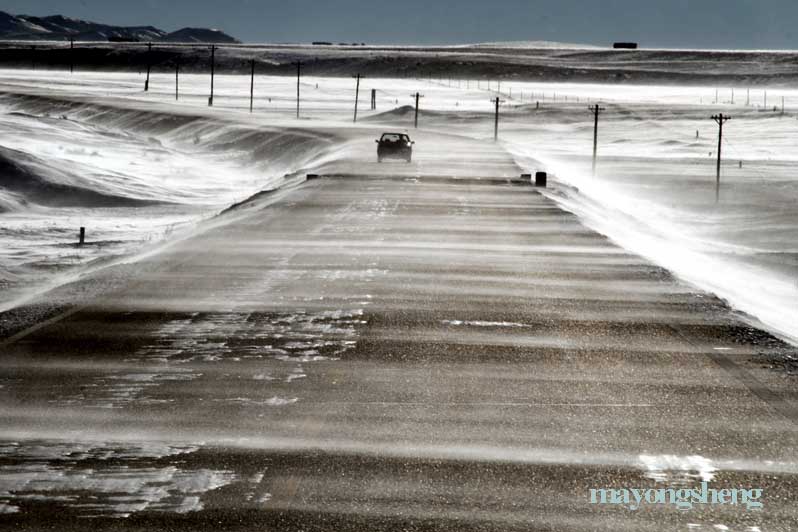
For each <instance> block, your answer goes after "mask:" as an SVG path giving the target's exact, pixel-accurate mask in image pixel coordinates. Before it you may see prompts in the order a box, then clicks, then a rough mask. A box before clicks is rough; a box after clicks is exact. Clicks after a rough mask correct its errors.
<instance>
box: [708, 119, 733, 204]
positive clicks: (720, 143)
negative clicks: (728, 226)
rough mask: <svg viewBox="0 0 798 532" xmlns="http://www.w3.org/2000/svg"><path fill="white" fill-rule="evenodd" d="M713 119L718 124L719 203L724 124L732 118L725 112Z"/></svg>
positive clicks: (717, 196)
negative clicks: (725, 114)
mask: <svg viewBox="0 0 798 532" xmlns="http://www.w3.org/2000/svg"><path fill="white" fill-rule="evenodd" d="M712 119H713V120H714V121H715V122H717V124H718V165H717V172H716V174H715V203H717V202H718V199H719V198H720V159H721V149H722V148H723V124H724V123H726V122H727V121H728V120H731V117H730V116H724V115H723V113H720V114H717V115H713V116H712Z"/></svg>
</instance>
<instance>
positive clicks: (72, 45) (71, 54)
mask: <svg viewBox="0 0 798 532" xmlns="http://www.w3.org/2000/svg"><path fill="white" fill-rule="evenodd" d="M74 72H75V38H74V37H70V38H69V73H70V74H73V73H74Z"/></svg>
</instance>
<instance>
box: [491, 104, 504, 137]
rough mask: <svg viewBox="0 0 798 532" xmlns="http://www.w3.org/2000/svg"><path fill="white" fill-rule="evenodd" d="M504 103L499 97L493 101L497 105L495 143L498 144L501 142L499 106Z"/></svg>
mask: <svg viewBox="0 0 798 532" xmlns="http://www.w3.org/2000/svg"><path fill="white" fill-rule="evenodd" d="M502 101H504V100H500V99H499V97H498V96H496V98H494V99H493V102H494V103H495V104H496V114H495V117H494V121H493V141H494V142H496V141H497V140H499V104H500V103H501V102H502Z"/></svg>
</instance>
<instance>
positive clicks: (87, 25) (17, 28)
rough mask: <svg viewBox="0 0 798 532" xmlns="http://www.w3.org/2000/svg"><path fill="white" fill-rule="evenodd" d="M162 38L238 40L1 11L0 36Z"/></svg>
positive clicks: (196, 31) (204, 32) (198, 31)
mask: <svg viewBox="0 0 798 532" xmlns="http://www.w3.org/2000/svg"><path fill="white" fill-rule="evenodd" d="M69 39H74V40H76V41H153V42H159V41H165V42H189V43H196V42H209V43H237V42H239V41H238V40H237V39H235V38H234V37H231V36H230V35H227V34H226V33H224V32H223V31H220V30H216V29H208V28H182V29H179V30H177V31H173V32H171V33H169V32H166V31H163V30H161V29H159V28H156V27H154V26H113V25H109V24H101V23H98V22H91V21H88V20H80V19H75V18H70V17H65V16H63V15H52V16H48V17H34V16H30V15H11V14H9V13H5V12H2V11H0V40H24V41H28V40H33V41H43V40H46V41H61V40H69Z"/></svg>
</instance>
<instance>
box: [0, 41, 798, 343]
mask: <svg viewBox="0 0 798 532" xmlns="http://www.w3.org/2000/svg"><path fill="white" fill-rule="evenodd" d="M331 53H332V52H331ZM45 80H46V83H45ZM2 81H3V87H2V88H3V94H2V96H1V97H0V105H3V109H4V113H3V114H2V115H0V116H1V117H2V122H0V127H2V128H3V144H2V145H3V146H4V148H6V150H5V151H4V152H3V156H4V157H5V158H6V159H9V160H10V161H11V162H15V163H18V164H22V165H23V166H25V167H26V168H33V172H34V173H35V174H36V175H37V178H39V179H42V180H43V181H44V182H47V183H50V184H51V183H53V182H56V183H59V184H61V185H63V184H64V183H66V185H65V186H68V187H71V189H70V190H72V191H73V192H74V189H78V190H81V191H82V190H87V189H88V190H91V191H93V192H95V193H100V194H102V196H100V197H96V196H92V197H85V194H84V195H81V194H74V193H73V194H72V196H69V195H67V196H66V197H73V200H71V203H69V202H67V201H65V200H64V197H65V195H64V193H63V191H61V190H60V189H59V190H58V191H56V190H55V189H53V190H50V191H49V192H48V193H46V194H45V193H44V192H42V191H39V192H38V193H36V191H34V190H28V189H26V190H18V189H14V188H13V187H11V188H10V189H7V190H6V192H0V193H2V194H4V195H3V197H2V203H0V208H2V209H3V210H5V213H4V214H2V215H0V216H2V217H3V219H4V222H5V223H4V224H3V231H4V233H3V238H4V240H5V242H6V243H7V245H6V246H4V249H5V251H4V256H3V258H2V263H1V264H0V268H2V270H0V271H3V272H4V274H3V276H4V281H3V282H5V283H7V289H6V290H5V291H4V294H3V296H2V301H0V305H5V307H6V308H7V307H8V306H9V305H11V304H14V303H15V302H18V301H20V297H24V296H25V294H26V293H27V289H28V288H30V287H31V286H48V282H49V281H52V279H54V278H57V279H60V280H63V278H62V277H53V274H54V273H55V272H61V273H64V272H73V271H74V266H75V265H76V264H80V265H85V264H88V263H91V261H93V260H95V259H96V258H98V257H99V256H107V255H108V254H121V253H129V252H130V251H132V250H136V249H141V243H142V242H146V241H152V240H154V239H158V238H160V237H161V236H163V235H164V234H166V233H170V232H172V231H174V230H175V229H179V228H182V227H185V224H186V222H189V221H193V220H197V219H199V218H202V217H207V216H209V215H212V214H213V213H215V212H218V210H220V209H221V208H223V207H224V206H226V205H229V204H230V203H232V202H235V201H239V200H241V199H243V198H245V197H247V196H249V195H250V194H251V193H253V192H255V191H258V190H262V189H267V188H271V187H274V186H276V185H277V184H279V183H281V182H282V181H283V175H284V174H290V173H292V172H294V171H296V170H298V169H299V168H302V167H312V166H313V165H317V164H320V162H322V161H330V160H335V159H336V158H338V157H343V156H345V155H346V154H347V153H349V152H350V151H351V150H353V149H356V150H371V149H373V147H368V146H367V145H364V144H363V142H362V141H357V142H360V144H353V142H355V141H354V140H353V139H359V138H360V137H362V135H363V130H362V129H359V128H358V127H353V124H352V123H351V120H350V117H351V114H352V104H353V101H354V82H353V80H350V79H347V78H317V77H305V78H303V82H302V85H301V91H302V104H301V117H302V118H301V119H300V120H298V121H297V120H295V119H294V115H295V112H296V108H295V95H296V86H295V81H294V79H292V78H290V77H268V76H258V77H257V78H256V86H255V91H256V92H255V95H256V99H255V102H254V108H255V112H254V113H253V114H252V115H250V114H249V113H248V112H247V111H248V107H249V83H248V81H249V79H248V78H247V77H242V76H217V79H216V98H215V106H214V107H213V109H208V107H207V106H206V102H207V93H208V88H209V87H208V85H209V80H208V78H207V77H206V76H199V75H184V76H183V77H182V78H181V89H180V100H179V101H178V102H175V101H174V78H173V77H172V76H169V75H165V74H157V75H154V76H153V79H152V83H151V90H150V92H149V93H146V94H145V93H143V92H142V91H141V88H142V83H143V80H142V76H140V75H137V74H108V73H76V74H75V75H72V76H68V75H63V74H62V75H58V76H55V77H53V76H51V75H50V74H44V73H38V72H32V71H5V72H3V75H2ZM371 88H376V89H377V91H378V92H377V110H376V111H371V110H369V109H368V101H369V91H370V89H371ZM417 90H420V91H421V92H423V94H424V97H423V98H422V100H421V106H422V113H421V127H422V129H423V130H426V131H435V132H439V133H446V134H452V135H460V136H468V137H471V138H476V139H480V140H484V141H490V139H491V137H492V126H493V116H492V114H491V111H492V105H491V102H490V101H489V99H490V98H493V97H495V96H496V95H497V94H501V96H502V98H503V99H504V100H505V101H504V103H503V105H502V111H501V112H502V118H501V127H500V129H501V135H500V141H501V145H502V146H503V147H504V148H505V149H506V150H507V151H508V152H510V153H511V154H513V156H514V157H515V159H516V161H517V162H518V164H519V165H520V166H522V167H523V168H524V169H526V170H528V171H534V170H537V169H544V168H545V169H547V170H549V171H550V172H551V173H553V174H554V175H555V176H556V178H555V179H554V181H555V183H556V186H555V187H554V188H553V190H552V191H551V192H550V195H551V197H552V198H554V199H555V200H556V201H558V202H559V203H560V204H561V205H563V206H564V207H565V208H567V209H570V210H573V211H574V212H576V213H577V214H579V215H580V216H582V218H583V219H584V220H585V221H586V222H587V223H588V224H589V225H590V226H591V227H593V228H595V229H597V230H599V231H601V232H602V233H604V234H607V235H608V236H610V237H611V238H613V239H615V240H616V241H617V242H619V243H620V244H621V245H623V246H624V247H626V248H627V249H630V250H632V251H635V252H637V253H640V254H642V255H644V256H646V257H648V258H650V259H652V260H654V261H655V262H657V263H658V264H661V265H663V266H665V267H667V268H668V269H670V270H672V271H674V272H676V273H677V274H678V275H680V276H682V277H683V278H685V279H687V280H689V281H690V282H693V283H695V284H697V285H698V286H700V287H702V288H704V289H707V290H710V291H712V292H714V293H716V294H718V295H720V296H721V297H723V298H724V299H727V300H728V301H729V302H730V303H731V304H732V305H733V306H735V307H736V308H738V309H740V310H742V311H744V312H745V313H748V314H750V315H751V316H753V317H755V318H756V319H759V320H761V321H762V322H763V323H764V324H765V325H766V326H767V327H768V328H769V329H770V330H772V331H774V332H777V333H778V334H780V335H781V336H783V337H785V338H789V339H791V340H793V341H795V340H796V338H798V329H796V325H795V324H796V323H798V307H797V306H796V305H795V304H794V302H795V301H796V300H798V282H796V278H798V241H797V239H798V236H796V235H798V208H796V205H797V204H798V180H796V179H795V177H794V171H795V168H796V165H797V164H798V158H796V157H795V156H794V154H792V153H791V151H790V146H791V145H792V144H793V143H794V140H795V134H794V127H795V119H796V116H795V113H794V111H795V109H796V106H798V92H796V91H789V90H783V89H770V90H767V89H755V90H750V89H745V88H740V87H738V88H736V89H732V88H725V89H720V90H718V89H716V88H710V87H705V88H701V87H678V86H669V87H659V86H621V85H598V84H595V85H585V84H547V83H519V82H504V83H501V84H499V83H497V82H486V81H473V80H471V81H466V80H448V79H447V80H445V81H444V80H433V81H430V80H408V79H366V80H364V81H363V86H362V87H361V95H360V98H361V102H360V119H361V122H360V124H366V125H367V127H369V128H375V129H378V128H381V127H382V128H401V129H404V128H407V127H409V126H410V125H411V124H412V118H413V112H412V108H410V107H409V105H410V104H412V103H413V100H412V98H411V96H410V95H411V93H413V92H415V91H417ZM499 91H500V92H499ZM31 95H35V96H31ZM597 101H600V102H601V103H602V105H604V106H605V107H606V111H605V112H604V113H603V114H602V116H601V122H600V142H599V154H600V158H599V172H598V175H597V176H596V177H593V176H591V175H590V159H589V155H590V150H591V141H592V120H591V118H592V117H591V115H590V113H589V111H588V110H587V106H588V105H589V104H593V103H595V102H597ZM782 103H784V113H782V111H781V109H782ZM774 106H775V107H776V110H775V111H774ZM718 112H724V113H726V114H730V115H732V116H733V119H732V121H730V122H728V123H727V124H726V136H725V142H724V148H723V149H724V154H725V161H724V167H723V177H722V181H721V188H720V196H719V201H717V202H716V201H715V199H716V198H715V192H716V191H715V178H714V170H715V169H714V154H715V151H716V149H717V144H716V143H717V137H716V133H717V126H716V125H715V123H714V121H713V120H712V119H711V118H710V116H711V115H712V114H716V113H718ZM220 121H221V122H222V125H221V126H220V125H219V124H220ZM264 126H265V127H264ZM361 127H363V126H361ZM353 146H356V147H353ZM437 148H438V146H422V145H419V146H418V149H420V150H422V151H423V150H431V149H432V150H434V149H437ZM8 150H18V151H8ZM740 163H742V167H740ZM21 202H27V203H26V204H25V205H22V204H21ZM154 202H163V203H167V204H165V205H159V204H153V203H154ZM64 203H66V204H64ZM131 213H135V214H132V215H131ZM82 225H88V226H89V239H90V240H92V241H93V244H94V245H93V246H89V247H84V248H79V249H77V248H74V247H72V246H70V245H68V244H71V243H72V242H74V240H75V238H76V233H77V227H79V226H82Z"/></svg>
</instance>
